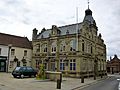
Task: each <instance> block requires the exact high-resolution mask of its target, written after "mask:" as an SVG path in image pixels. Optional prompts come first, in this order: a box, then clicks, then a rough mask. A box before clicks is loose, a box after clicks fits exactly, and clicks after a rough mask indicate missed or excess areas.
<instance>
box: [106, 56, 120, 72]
mask: <svg viewBox="0 0 120 90" xmlns="http://www.w3.org/2000/svg"><path fill="white" fill-rule="evenodd" d="M107 72H108V73H112V74H113V73H118V72H120V59H119V58H118V57H117V55H114V58H110V61H109V60H108V61H107Z"/></svg>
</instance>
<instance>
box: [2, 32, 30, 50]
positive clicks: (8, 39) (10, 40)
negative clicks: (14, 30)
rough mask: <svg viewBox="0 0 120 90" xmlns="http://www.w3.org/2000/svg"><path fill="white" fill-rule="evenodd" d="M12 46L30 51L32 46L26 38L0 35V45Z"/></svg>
mask: <svg viewBox="0 0 120 90" xmlns="http://www.w3.org/2000/svg"><path fill="white" fill-rule="evenodd" d="M9 44H12V46H13V47H21V48H28V49H32V45H31V43H30V41H29V40H28V38H27V37H20V36H15V35H10V34H5V33H0V45H6V46H8V45H9Z"/></svg>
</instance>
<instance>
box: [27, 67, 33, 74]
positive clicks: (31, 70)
mask: <svg viewBox="0 0 120 90" xmlns="http://www.w3.org/2000/svg"><path fill="white" fill-rule="evenodd" d="M27 72H28V76H32V75H33V69H32V68H31V67H27Z"/></svg>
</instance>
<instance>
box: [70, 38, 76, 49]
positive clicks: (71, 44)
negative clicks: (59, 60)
mask: <svg viewBox="0 0 120 90" xmlns="http://www.w3.org/2000/svg"><path fill="white" fill-rule="evenodd" d="M70 51H76V40H75V39H74V40H71V41H70Z"/></svg>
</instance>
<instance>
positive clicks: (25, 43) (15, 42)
mask: <svg viewBox="0 0 120 90" xmlns="http://www.w3.org/2000/svg"><path fill="white" fill-rule="evenodd" d="M31 56H32V46H31V42H30V41H29V40H28V38H27V37H20V36H14V35H9V34H4V33H0V72H7V71H8V72H11V71H12V70H13V69H14V68H15V67H16V66H31Z"/></svg>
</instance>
